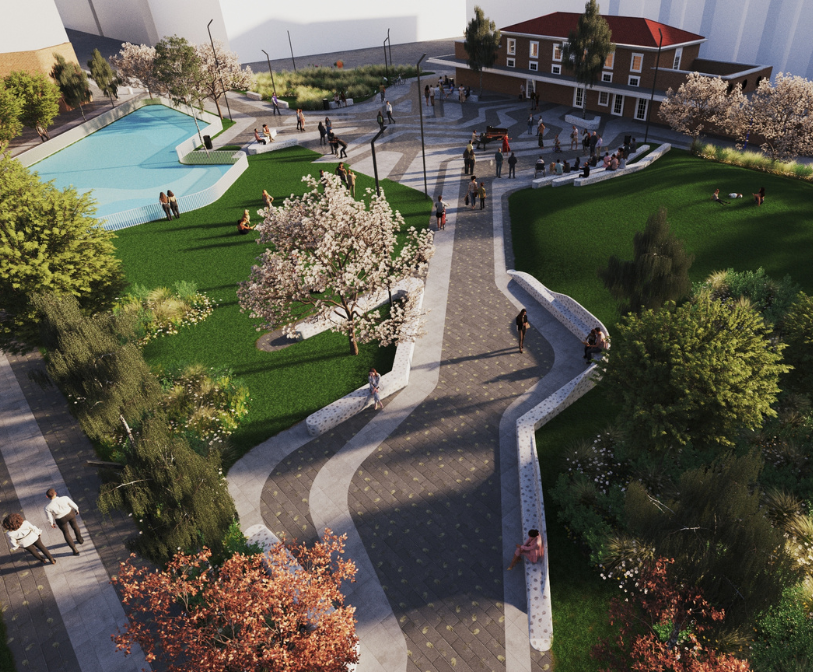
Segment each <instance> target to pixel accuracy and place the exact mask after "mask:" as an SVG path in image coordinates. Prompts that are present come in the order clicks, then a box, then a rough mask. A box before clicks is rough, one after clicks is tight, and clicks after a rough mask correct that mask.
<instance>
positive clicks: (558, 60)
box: [553, 42, 562, 63]
mask: <svg viewBox="0 0 813 672" xmlns="http://www.w3.org/2000/svg"><path fill="white" fill-rule="evenodd" d="M557 50H558V51H559V58H556V52H557ZM553 61H554V63H561V62H562V43H561V42H556V43H555V44H554V45H553Z"/></svg>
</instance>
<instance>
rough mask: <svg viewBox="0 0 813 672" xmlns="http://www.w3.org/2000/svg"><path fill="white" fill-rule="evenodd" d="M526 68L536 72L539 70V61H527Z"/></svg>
mask: <svg viewBox="0 0 813 672" xmlns="http://www.w3.org/2000/svg"><path fill="white" fill-rule="evenodd" d="M528 70H532V71H533V72H537V71H538V70H539V62H538V61H529V62H528Z"/></svg>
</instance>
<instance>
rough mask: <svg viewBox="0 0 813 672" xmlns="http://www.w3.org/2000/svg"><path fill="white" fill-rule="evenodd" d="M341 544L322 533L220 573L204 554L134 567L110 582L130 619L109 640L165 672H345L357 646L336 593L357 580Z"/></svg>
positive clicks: (235, 559)
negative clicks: (156, 566) (308, 543)
mask: <svg viewBox="0 0 813 672" xmlns="http://www.w3.org/2000/svg"><path fill="white" fill-rule="evenodd" d="M344 540H345V538H344V537H337V536H336V535H334V534H332V533H331V531H330V530H325V535H324V537H323V538H322V540H321V541H319V542H317V543H316V544H315V545H314V546H313V547H312V548H306V547H305V546H304V545H299V546H293V547H290V548H289V547H286V546H285V545H283V544H282V543H279V544H277V545H276V546H274V547H272V548H271V549H270V550H269V551H268V553H266V554H259V555H249V556H246V555H241V554H239V553H238V554H235V555H233V556H232V557H231V558H229V559H228V560H226V561H225V562H224V563H223V565H222V566H220V567H216V566H214V565H213V564H212V563H211V562H210V557H211V553H210V552H209V551H208V550H204V551H202V552H200V553H198V554H197V555H185V554H183V553H179V554H178V555H176V556H175V557H174V558H172V560H170V561H169V564H168V565H167V568H166V569H165V570H163V571H162V570H151V569H149V568H147V567H136V566H134V565H133V563H132V561H131V560H128V561H127V562H124V563H122V564H121V569H120V571H119V575H118V578H116V579H114V580H113V581H114V583H116V585H117V586H118V587H119V588H120V590H121V593H122V601H123V602H124V604H125V605H126V606H127V608H128V615H129V621H128V623H127V626H126V629H125V630H124V632H119V633H118V634H117V635H113V640H114V641H115V642H116V644H117V646H118V648H119V649H122V650H124V651H125V652H127V653H130V651H131V649H132V646H133V645H134V644H138V645H140V646H141V648H142V650H143V651H144V653H145V654H146V658H147V660H148V661H149V662H153V661H158V662H160V663H162V664H163V665H164V666H165V669H167V670H168V671H169V672H247V671H252V672H253V671H256V672H261V671H264V670H280V671H283V670H284V671H285V672H312V671H313V670H320V672H346V671H347V667H348V665H349V664H352V663H356V662H358V654H357V652H356V644H357V642H358V638H357V637H356V632H355V617H354V612H355V609H354V608H353V607H348V606H345V605H344V595H342V592H341V590H340V587H341V584H342V583H343V582H344V581H348V580H349V581H353V580H354V576H355V573H356V567H355V565H354V564H353V561H352V560H344V559H342V557H341V555H342V553H343V552H344Z"/></svg>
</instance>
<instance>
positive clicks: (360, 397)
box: [305, 281, 424, 436]
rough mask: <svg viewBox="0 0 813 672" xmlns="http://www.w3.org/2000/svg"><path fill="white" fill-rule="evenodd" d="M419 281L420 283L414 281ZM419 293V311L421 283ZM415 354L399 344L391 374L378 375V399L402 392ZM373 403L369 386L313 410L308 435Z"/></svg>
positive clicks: (408, 345)
mask: <svg viewBox="0 0 813 672" xmlns="http://www.w3.org/2000/svg"><path fill="white" fill-rule="evenodd" d="M417 282H420V281H417ZM416 291H418V292H419V294H418V308H419V309H420V308H421V306H422V305H423V295H424V289H423V283H422V282H420V289H418V290H416ZM414 351H415V343H402V344H401V345H399V346H398V347H397V348H396V350H395V360H394V361H393V363H392V371H390V372H389V373H385V374H384V375H383V376H381V385H380V387H379V396H380V397H381V398H382V399H384V398H386V397H389V396H390V395H392V394H395V393H396V392H398V391H399V390H403V389H404V388H405V387H406V386H407V384H408V383H409V373H410V371H411V369H412V354H413V352H414ZM372 404H373V398H372V396H370V392H369V385H363V386H362V387H360V388H358V389H357V390H354V391H353V392H351V393H350V394H347V395H345V396H343V397H342V398H341V399H337V400H336V401H334V402H333V403H332V404H328V405H327V406H325V407H324V408H322V409H320V410H318V411H316V413H313V414H311V415H309V416H308V417H307V419H306V420H305V425H306V426H307V428H308V433H309V434H310V435H311V436H319V435H320V434H324V433H325V432H327V431H329V430H331V429H333V428H334V427H336V426H337V425H339V424H341V423H342V422H344V421H345V420H347V419H349V418H352V417H353V416H354V415H356V414H357V413H360V412H361V411H363V410H364V409H365V408H367V407H368V406H371V405H372Z"/></svg>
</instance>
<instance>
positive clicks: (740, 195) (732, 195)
mask: <svg viewBox="0 0 813 672" xmlns="http://www.w3.org/2000/svg"><path fill="white" fill-rule="evenodd" d="M728 197H729V198H742V194H736V193H735V194H729V195H728Z"/></svg>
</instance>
